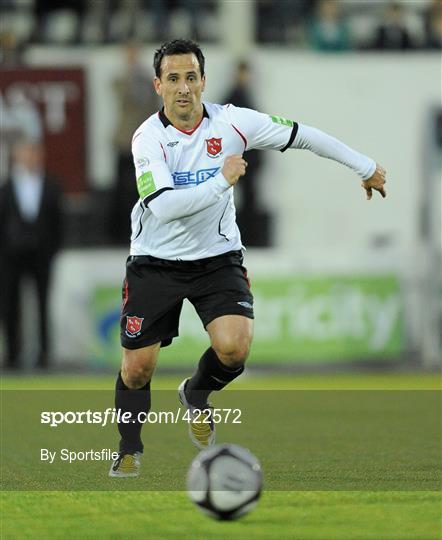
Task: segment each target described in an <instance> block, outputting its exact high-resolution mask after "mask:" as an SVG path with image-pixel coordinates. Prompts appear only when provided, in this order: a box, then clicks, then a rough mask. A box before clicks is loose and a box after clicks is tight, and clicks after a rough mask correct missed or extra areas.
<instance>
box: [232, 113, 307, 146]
mask: <svg viewBox="0 0 442 540" xmlns="http://www.w3.org/2000/svg"><path fill="white" fill-rule="evenodd" d="M228 112H229V115H230V120H231V123H232V126H233V127H235V128H236V129H237V130H238V131H239V132H240V133H241V134H242V135H243V136H244V138H245V140H246V150H252V149H258V150H280V151H281V152H284V151H285V150H286V149H287V148H289V147H290V145H291V144H292V142H293V141H294V139H295V137H296V133H297V130H298V124H297V123H296V122H294V121H293V120H287V119H285V118H282V117H281V116H276V115H269V114H264V113H261V112H258V111H254V110H253V109H246V108H242V107H235V106H233V105H229V106H228Z"/></svg>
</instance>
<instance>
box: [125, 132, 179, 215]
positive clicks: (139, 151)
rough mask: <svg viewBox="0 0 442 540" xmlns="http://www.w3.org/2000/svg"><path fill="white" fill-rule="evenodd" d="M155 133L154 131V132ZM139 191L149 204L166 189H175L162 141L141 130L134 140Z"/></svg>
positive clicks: (133, 153) (141, 197) (133, 146)
mask: <svg viewBox="0 0 442 540" xmlns="http://www.w3.org/2000/svg"><path fill="white" fill-rule="evenodd" d="M153 132H154V130H153ZM132 155H133V159H134V165H135V175H136V181H137V190H138V194H139V196H140V199H141V200H142V201H143V202H144V204H146V205H147V204H148V203H149V202H150V201H151V200H152V199H154V198H155V197H156V196H158V195H159V194H160V193H162V192H163V191H164V190H166V189H174V184H173V178H172V175H171V174H170V170H169V167H168V166H167V163H166V156H165V153H164V150H163V148H162V146H161V141H160V140H159V139H156V138H155V136H154V134H153V133H148V132H147V130H146V129H144V130H142V129H141V128H140V129H139V130H138V131H136V132H135V134H134V136H133V139H132Z"/></svg>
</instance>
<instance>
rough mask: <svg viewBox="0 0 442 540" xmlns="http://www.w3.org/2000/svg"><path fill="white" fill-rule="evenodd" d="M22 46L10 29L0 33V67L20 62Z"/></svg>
mask: <svg viewBox="0 0 442 540" xmlns="http://www.w3.org/2000/svg"><path fill="white" fill-rule="evenodd" d="M22 55H23V46H22V45H20V44H19V43H18V41H17V37H16V35H15V34H14V32H12V31H11V30H5V31H3V32H1V33H0V65H1V67H2V68H9V67H17V66H19V65H20V64H21V63H22Z"/></svg>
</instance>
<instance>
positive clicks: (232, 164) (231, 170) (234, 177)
mask: <svg viewBox="0 0 442 540" xmlns="http://www.w3.org/2000/svg"><path fill="white" fill-rule="evenodd" d="M246 167H247V161H245V160H244V159H243V158H242V156H239V155H234V156H227V157H226V159H225V161H224V165H223V168H222V170H221V172H222V173H223V176H224V178H225V179H226V180H227V182H229V184H230V185H231V186H234V185H235V184H236V183H237V182H238V180H239V178H240V177H241V176H244V175H245V174H246Z"/></svg>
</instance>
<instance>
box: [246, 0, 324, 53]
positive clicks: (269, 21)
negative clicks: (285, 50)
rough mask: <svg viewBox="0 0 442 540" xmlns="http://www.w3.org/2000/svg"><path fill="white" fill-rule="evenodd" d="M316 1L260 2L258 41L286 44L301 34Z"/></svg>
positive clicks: (260, 0) (258, 9)
mask: <svg viewBox="0 0 442 540" xmlns="http://www.w3.org/2000/svg"><path fill="white" fill-rule="evenodd" d="M315 2H316V0H296V1H294V0H279V1H277V2H275V1H274V0H258V2H257V32H256V33H257V38H256V39H257V40H258V41H260V42H262V43H286V42H287V41H290V40H292V38H293V36H295V40H296V35H297V34H299V31H300V27H301V26H302V24H303V22H304V21H305V19H306V17H307V16H308V15H309V14H310V12H311V11H312V9H314V6H315Z"/></svg>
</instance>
